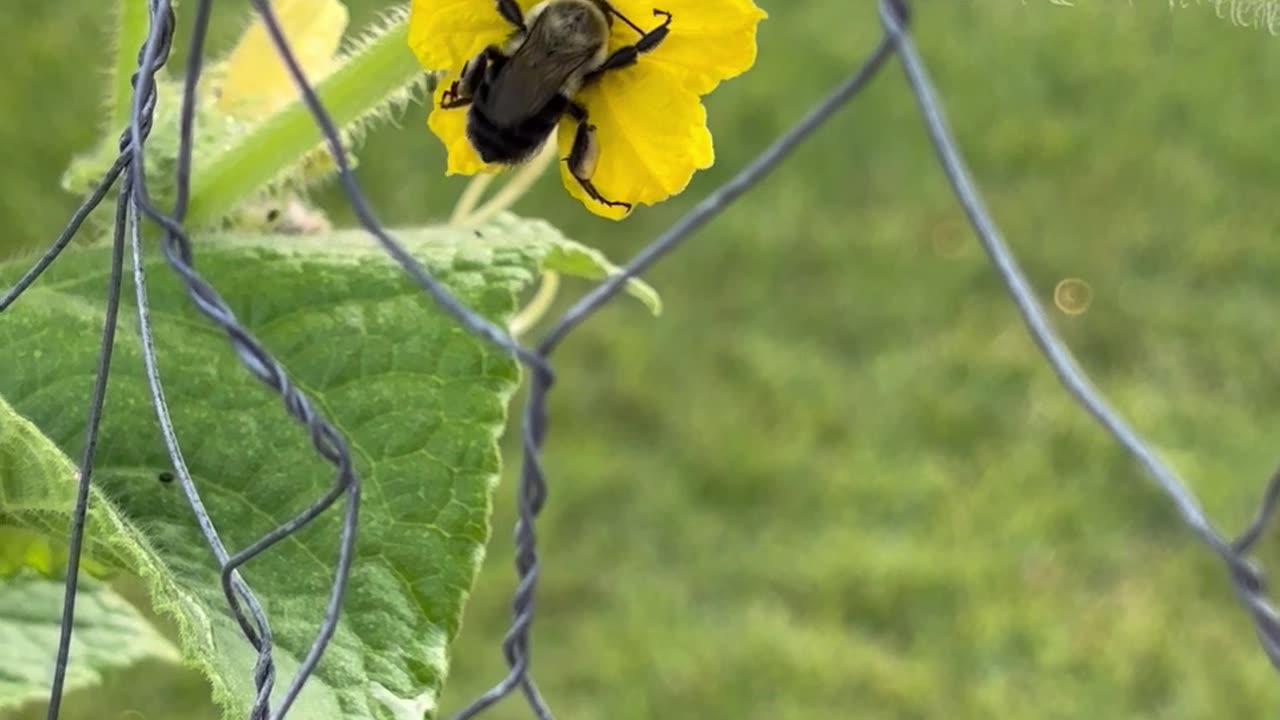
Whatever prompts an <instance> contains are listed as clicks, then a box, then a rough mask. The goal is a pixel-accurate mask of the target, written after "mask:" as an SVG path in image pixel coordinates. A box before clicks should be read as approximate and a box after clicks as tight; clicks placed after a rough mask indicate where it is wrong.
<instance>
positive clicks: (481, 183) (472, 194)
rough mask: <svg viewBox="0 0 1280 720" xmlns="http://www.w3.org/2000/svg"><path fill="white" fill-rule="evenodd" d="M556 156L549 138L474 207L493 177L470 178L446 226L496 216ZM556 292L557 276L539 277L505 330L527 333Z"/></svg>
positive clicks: (521, 193)
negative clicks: (535, 289)
mask: <svg viewBox="0 0 1280 720" xmlns="http://www.w3.org/2000/svg"><path fill="white" fill-rule="evenodd" d="M555 157H556V140H555V137H554V136H552V137H551V138H549V139H548V140H547V143H546V144H545V145H543V146H542V151H541V152H539V153H538V154H537V156H535V157H534V158H533V159H532V160H530V161H529V162H527V163H525V164H524V165H523V166H521V167H520V169H519V170H517V171H516V172H515V174H514V175H513V176H512V177H511V179H510V180H508V181H507V184H506V185H503V186H502V189H501V190H499V191H498V192H496V193H494V195H493V197H491V198H489V200H488V201H487V202H485V203H484V204H483V205H480V207H479V208H476V205H477V203H479V201H480V197H481V196H482V195H483V194H484V191H485V190H486V189H487V188H488V187H489V185H490V184H491V183H492V182H493V178H494V176H493V175H491V174H489V173H480V174H477V175H476V176H475V177H473V178H471V182H470V183H468V184H467V187H466V189H464V190H463V191H462V195H461V196H460V197H459V198H458V203H457V205H455V206H454V208H453V214H452V216H451V217H450V218H449V224H450V225H453V226H454V227H460V226H465V225H470V226H477V225H481V224H483V223H484V222H485V221H486V220H488V219H489V218H491V217H493V216H494V215H497V214H498V213H500V212H502V211H503V210H506V209H507V208H509V207H511V206H512V205H513V204H515V202H516V201H517V200H519V199H520V198H522V197H524V196H525V194H527V193H528V192H529V190H530V189H531V188H532V187H533V184H534V183H536V182H537V181H538V178H540V177H542V174H543V173H544V172H546V170H547V168H548V167H550V166H551V165H552V161H553V160H555ZM559 289H560V276H559V275H557V274H556V273H554V272H551V271H547V272H545V273H543V274H542V284H541V285H539V286H538V292H537V294H536V295H534V296H533V299H532V300H530V301H529V304H528V305H526V306H525V307H524V308H523V309H522V310H521V311H520V312H518V313H516V315H515V317H513V318H511V322H510V324H509V325H508V326H507V327H508V330H509V331H510V332H511V334H512V335H514V336H519V335H521V334H523V333H524V332H526V331H528V330H529V328H531V327H533V326H534V325H536V324H537V322H538V321H539V320H541V319H542V316H543V315H545V314H546V313H547V310H548V309H550V307H551V304H552V303H553V302H555V299H556V293H557V292H558V291H559Z"/></svg>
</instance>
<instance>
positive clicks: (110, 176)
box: [0, 153, 129, 313]
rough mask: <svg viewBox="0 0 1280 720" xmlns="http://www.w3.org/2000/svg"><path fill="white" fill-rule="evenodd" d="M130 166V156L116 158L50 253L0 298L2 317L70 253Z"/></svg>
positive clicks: (41, 258)
mask: <svg viewBox="0 0 1280 720" xmlns="http://www.w3.org/2000/svg"><path fill="white" fill-rule="evenodd" d="M128 164H129V157H128V156H127V155H125V154H123V153H122V154H121V155H120V157H118V158H116V161H115V162H114V163H112V164H111V167H110V168H109V169H108V170H107V172H106V174H105V175H103V176H102V179H101V180H99V181H98V184H97V186H96V187H94V189H93V192H91V193H89V196H88V197H87V198H85V201H84V202H83V203H81V205H80V207H78V208H76V211H75V212H74V213H73V214H72V215H71V220H70V221H69V222H67V225H66V227H64V228H63V229H62V233H61V234H60V235H58V238H57V239H56V240H54V241H53V244H52V245H50V246H49V249H48V250H45V252H44V254H43V255H41V256H40V259H38V260H36V262H35V264H33V265H32V266H31V268H30V269H28V270H27V271H26V272H25V273H23V275H22V277H21V278H18V281H17V282H16V283H14V285H13V287H11V288H9V289H8V290H6V291H5V293H4V295H3V296H0V313H2V312H4V311H5V310H7V309H9V306H10V305H13V303H14V302H16V301H17V300H18V298H19V297H21V296H22V294H23V293H24V292H26V291H27V288H29V287H31V286H32V285H33V284H34V283H35V281H36V280H38V279H39V278H40V276H41V275H43V274H44V271H45V270H48V269H49V266H50V265H52V264H53V261H54V260H57V259H58V256H59V255H61V254H62V251H63V250H66V249H67V246H68V245H70V244H71V241H72V240H73V239H75V236H76V234H77V233H79V232H80V226H82V225H84V221H85V220H86V219H87V218H88V217H89V215H90V214H91V213H93V211H94V210H96V209H97V208H98V206H99V205H101V204H102V201H103V199H104V198H106V197H107V193H109V192H111V188H112V186H113V185H115V184H116V180H118V179H119V178H120V174H121V173H123V172H124V169H125V166H126V165H128Z"/></svg>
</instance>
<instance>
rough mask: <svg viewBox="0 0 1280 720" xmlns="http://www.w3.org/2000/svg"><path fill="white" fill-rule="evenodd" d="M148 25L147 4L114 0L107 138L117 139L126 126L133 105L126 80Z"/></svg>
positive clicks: (145, 37) (135, 66) (149, 25)
mask: <svg viewBox="0 0 1280 720" xmlns="http://www.w3.org/2000/svg"><path fill="white" fill-rule="evenodd" d="M150 27H151V22H150V20H149V19H148V16H147V4H146V3H145V2H139V1H138V0H116V38H115V43H116V47H115V51H116V56H115V62H114V63H113V64H112V66H111V87H110V92H111V96H110V97H109V98H107V101H108V102H109V103H110V108H109V111H108V112H109V115H108V118H109V122H110V124H109V125H108V126H107V127H106V131H107V135H108V136H110V137H111V138H113V139H114V138H115V137H117V136H119V134H120V133H121V132H122V131H123V130H124V127H125V125H126V124H127V123H128V122H129V108H130V107H131V106H132V103H133V85H132V84H131V83H130V82H129V79H130V78H131V77H132V76H133V71H134V70H136V69H137V67H138V48H140V47H142V43H143V42H144V41H145V40H146V39H147V31H148V30H149V29H150Z"/></svg>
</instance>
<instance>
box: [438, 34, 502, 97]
mask: <svg viewBox="0 0 1280 720" xmlns="http://www.w3.org/2000/svg"><path fill="white" fill-rule="evenodd" d="M502 62H503V57H502V54H501V53H499V52H498V49H497V48H495V47H493V46H492V45H490V46H489V47H486V48H485V49H484V50H481V51H480V53H479V54H478V55H476V56H475V57H473V58H471V59H470V60H468V61H467V64H466V65H463V66H462V73H460V74H459V76H458V79H457V80H454V81H453V84H451V85H450V86H449V88H448V89H447V90H445V91H444V93H442V94H441V95H440V107H442V108H444V109H446V110H451V109H453V108H457V107H462V106H463V105H469V104H471V98H472V96H473V95H475V92H476V87H477V86H479V84H480V81H481V80H482V79H483V78H484V74H485V71H486V70H488V69H489V68H490V67H493V68H495V69H496V68H497V66H498V65H500V64H501V63H502Z"/></svg>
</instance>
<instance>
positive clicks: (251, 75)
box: [217, 0, 348, 119]
mask: <svg viewBox="0 0 1280 720" xmlns="http://www.w3.org/2000/svg"><path fill="white" fill-rule="evenodd" d="M271 9H272V11H273V12H274V13H275V16H276V20H277V21H279V23H280V29H281V30H282V31H283V32H284V36H285V39H286V40H288V42H289V49H290V50H292V51H293V54H294V57H295V58H296V59H297V61H298V65H299V66H300V67H301V68H302V71H303V72H304V73H305V74H306V76H307V80H308V81H309V82H311V83H313V84H314V83H318V82H320V81H321V80H322V79H324V77H325V76H327V75H328V74H329V73H330V72H332V71H333V70H334V69H335V68H336V67H337V65H338V46H339V45H340V44H341V42H342V35H343V33H344V32H345V31H346V29H347V21H348V12H347V6H346V5H344V4H342V3H341V2H339V0H322V1H321V2H316V0H272V3H271ZM299 97H300V96H299V93H298V89H297V87H296V86H295V85H294V84H293V76H292V75H290V74H289V69H288V68H287V67H285V64H284V60H282V59H280V54H279V53H277V52H276V47H275V45H274V44H272V42H271V37H270V36H269V35H268V34H267V27H266V25H265V24H263V22H262V19H261V18H260V17H258V14H257V13H256V12H255V13H253V19H252V20H251V21H250V23H249V26H248V27H246V28H245V30H244V33H243V34H242V35H241V36H240V41H239V42H238V43H237V44H236V46H235V48H234V49H233V50H232V51H231V54H230V55H229V56H228V57H227V61H226V65H225V74H224V75H223V77H222V81H221V83H220V85H219V88H218V100H217V107H218V109H219V110H221V111H222V112H224V113H226V114H228V115H231V116H232V117H235V118H240V119H258V118H262V117H265V116H267V115H270V114H272V113H274V112H275V111H277V110H279V109H280V108H283V107H284V106H286V105H288V104H290V103H292V102H294V101H295V100H297V99H298V98H299Z"/></svg>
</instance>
